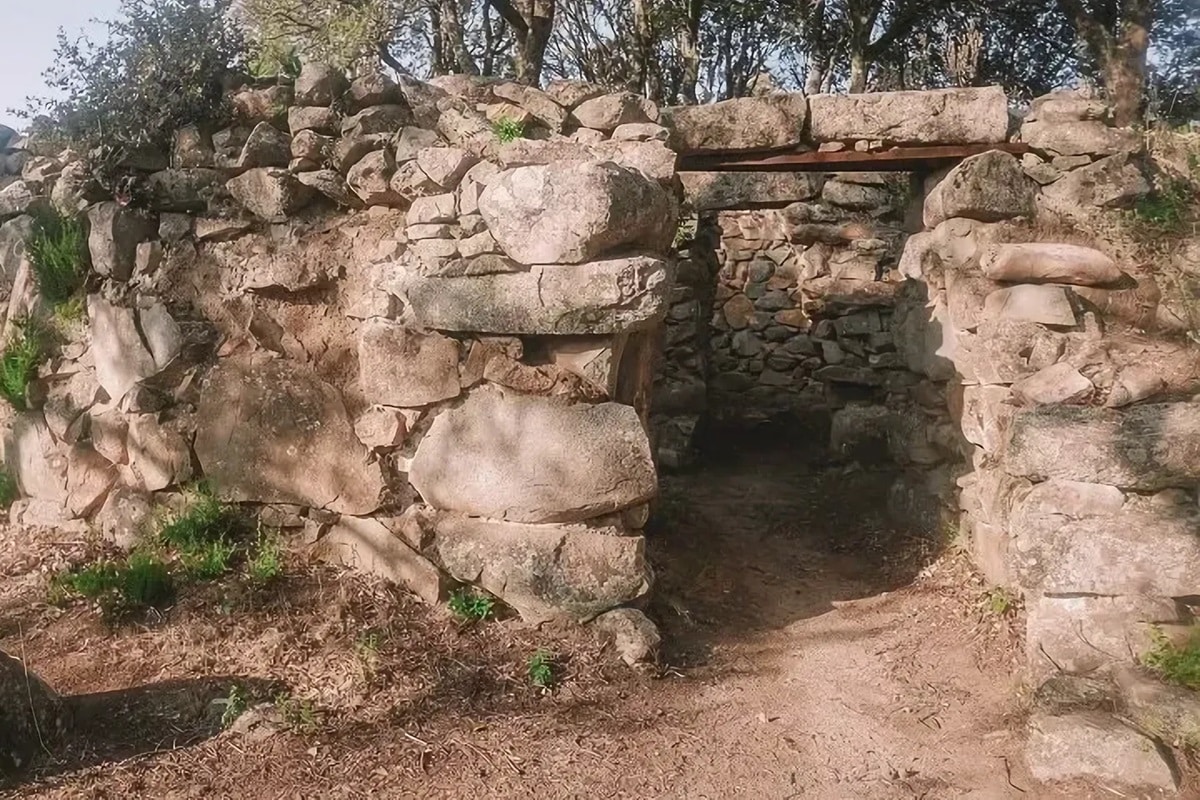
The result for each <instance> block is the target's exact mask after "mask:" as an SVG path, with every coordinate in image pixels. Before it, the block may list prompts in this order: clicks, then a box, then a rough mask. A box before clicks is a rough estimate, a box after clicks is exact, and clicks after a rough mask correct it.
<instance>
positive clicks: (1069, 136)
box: [1021, 120, 1142, 156]
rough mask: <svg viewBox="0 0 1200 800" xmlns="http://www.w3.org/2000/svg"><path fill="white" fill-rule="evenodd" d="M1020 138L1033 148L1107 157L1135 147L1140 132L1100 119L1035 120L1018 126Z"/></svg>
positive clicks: (1068, 154)
mask: <svg viewBox="0 0 1200 800" xmlns="http://www.w3.org/2000/svg"><path fill="white" fill-rule="evenodd" d="M1021 140H1022V141H1024V142H1027V143H1028V144H1029V146H1030V147H1032V148H1034V149H1035V150H1042V151H1046V152H1050V153H1057V154H1059V155H1064V156H1075V155H1095V156H1108V155H1113V154H1114V153H1123V152H1130V151H1134V150H1137V149H1139V148H1140V147H1141V145H1142V139H1141V135H1140V134H1138V132H1137V131H1135V130H1133V129H1132V128H1110V127H1108V126H1107V125H1105V124H1104V123H1102V122H1095V121H1087V120H1076V121H1069V122H1049V121H1042V120H1039V121H1034V122H1026V123H1025V124H1024V125H1022V126H1021Z"/></svg>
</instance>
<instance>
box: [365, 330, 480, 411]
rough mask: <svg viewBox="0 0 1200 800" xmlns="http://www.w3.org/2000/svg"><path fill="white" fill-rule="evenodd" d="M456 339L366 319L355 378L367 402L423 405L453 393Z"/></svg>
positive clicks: (455, 386) (456, 390) (455, 393)
mask: <svg viewBox="0 0 1200 800" xmlns="http://www.w3.org/2000/svg"><path fill="white" fill-rule="evenodd" d="M458 350H459V347H458V342H456V341H455V340H453V339H451V338H449V337H446V336H442V335H441V334H438V333H427V334H423V333H417V332H414V331H410V330H408V329H406V328H404V327H403V326H401V325H397V324H395V323H391V322H386V321H384V320H368V321H367V322H365V323H363V326H362V327H361V328H360V329H359V334H358V370H359V384H360V386H361V388H362V392H363V396H364V397H366V398H367V400H369V401H371V402H372V403H380V404H383V405H390V406H407V407H413V406H423V405H427V404H429V403H436V402H437V401H439V400H447V399H449V398H451V397H457V396H458V393H459V390H460V386H459V381H458V356H459V353H458Z"/></svg>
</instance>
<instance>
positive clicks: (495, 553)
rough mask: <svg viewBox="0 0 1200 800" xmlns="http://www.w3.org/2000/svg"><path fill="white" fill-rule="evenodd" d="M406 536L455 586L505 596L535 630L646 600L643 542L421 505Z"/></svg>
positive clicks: (405, 525) (407, 519) (412, 512)
mask: <svg viewBox="0 0 1200 800" xmlns="http://www.w3.org/2000/svg"><path fill="white" fill-rule="evenodd" d="M402 533H403V535H404V537H405V538H406V540H407V541H408V542H409V543H410V544H411V545H412V546H413V547H415V548H417V549H419V550H420V552H421V553H422V554H424V555H425V556H427V557H428V558H430V559H431V560H432V561H434V562H435V563H437V564H438V565H439V566H441V567H442V569H444V570H446V571H447V572H448V573H450V575H452V576H453V577H454V578H455V579H457V580H460V581H464V582H467V583H472V584H475V585H477V586H480V587H482V588H483V589H485V590H487V591H489V592H491V593H492V594H494V595H496V596H497V597H499V598H500V599H501V600H503V601H504V602H505V603H506V604H507V605H509V606H511V607H512V608H514V609H516V611H517V613H519V614H520V615H521V618H522V619H524V620H525V621H526V622H528V623H531V624H538V623H542V622H548V621H551V620H570V621H575V622H586V621H588V620H590V619H593V618H595V617H596V616H597V615H599V614H602V613H603V612H605V611H607V610H609V609H611V608H614V607H616V606H620V605H624V604H626V603H631V602H634V601H637V600H639V599H641V598H643V597H645V596H646V595H647V594H648V593H649V591H650V580H651V575H650V569H649V567H648V565H647V563H646V556H645V540H644V539H643V538H642V537H641V536H619V535H614V533H615V532H614V531H610V530H605V529H600V530H590V529H586V528H576V527H571V526H561V525H521V524H514V523H510V522H496V521H492V520H484V519H473V518H470V517H466V516H463V515H459V514H448V513H444V512H439V511H436V510H434V509H431V508H428V507H422V506H413V507H412V508H410V509H409V510H408V511H407V512H406V513H405V515H404V518H403V520H402Z"/></svg>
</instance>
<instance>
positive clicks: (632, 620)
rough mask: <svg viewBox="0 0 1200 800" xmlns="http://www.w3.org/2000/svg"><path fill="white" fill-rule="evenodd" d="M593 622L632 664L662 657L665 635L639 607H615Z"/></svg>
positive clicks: (630, 664)
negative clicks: (661, 651)
mask: <svg viewBox="0 0 1200 800" xmlns="http://www.w3.org/2000/svg"><path fill="white" fill-rule="evenodd" d="M592 624H593V625H595V626H596V628H597V629H598V630H599V631H600V632H601V634H602V635H603V636H604V637H605V638H607V639H608V640H609V642H610V643H611V644H612V646H613V649H614V650H616V651H617V655H619V656H620V657H621V660H622V661H624V662H625V663H626V664H628V665H629V666H631V667H633V666H637V665H638V664H653V663H655V662H657V661H658V650H659V647H660V646H661V645H662V636H661V635H659V632H658V628H657V627H656V626H655V624H654V623H653V622H651V621H650V619H649V618H648V617H647V616H646V615H645V614H643V613H642V612H641V611H638V610H637V609H636V608H614V609H613V610H612V611H606V612H604V613H603V614H601V615H600V616H598V617H596V619H595V620H594V621H593V623H592Z"/></svg>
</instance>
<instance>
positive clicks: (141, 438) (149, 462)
mask: <svg viewBox="0 0 1200 800" xmlns="http://www.w3.org/2000/svg"><path fill="white" fill-rule="evenodd" d="M126 452H127V453H128V459H129V470H130V472H131V473H132V474H133V476H134V477H135V478H136V479H137V483H136V484H135V485H134V488H137V489H142V490H144V491H147V492H158V491H161V490H163V489H166V488H167V487H168V486H179V485H181V484H182V483H184V482H185V481H187V480H188V479H189V478H190V477H192V449H191V448H190V447H189V446H188V443H187V441H186V440H185V439H184V438H183V436H182V435H180V434H179V432H178V431H174V430H172V429H171V428H169V427H167V426H164V425H161V424H160V423H159V422H158V419H157V418H156V416H155V415H154V414H138V415H134V416H131V417H129V433H128V436H127V438H126Z"/></svg>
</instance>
